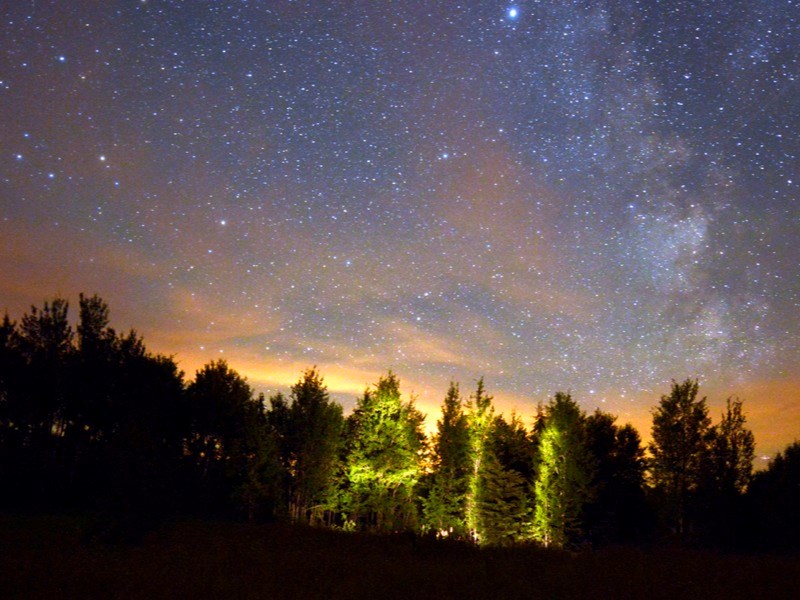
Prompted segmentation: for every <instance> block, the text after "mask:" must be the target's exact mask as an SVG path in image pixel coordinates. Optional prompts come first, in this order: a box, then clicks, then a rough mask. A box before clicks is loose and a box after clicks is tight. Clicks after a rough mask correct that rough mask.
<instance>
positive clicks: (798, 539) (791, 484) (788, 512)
mask: <svg viewBox="0 0 800 600" xmlns="http://www.w3.org/2000/svg"><path fill="white" fill-rule="evenodd" d="M748 499H749V501H750V503H751V511H752V512H751V518H752V519H753V521H754V522H755V527H754V528H753V529H754V532H753V535H754V538H755V543H756V545H757V546H756V547H757V548H759V549H761V550H768V551H776V550H777V551H784V552H798V551H800V511H798V507H799V506H800V442H794V443H792V444H790V445H789V446H787V447H786V449H785V450H784V451H783V452H778V454H776V455H775V458H773V459H772V460H771V461H770V463H769V466H768V467H767V468H766V469H765V470H764V471H760V472H758V473H756V474H755V476H754V477H753V481H752V483H751V484H750V488H749V490H748Z"/></svg>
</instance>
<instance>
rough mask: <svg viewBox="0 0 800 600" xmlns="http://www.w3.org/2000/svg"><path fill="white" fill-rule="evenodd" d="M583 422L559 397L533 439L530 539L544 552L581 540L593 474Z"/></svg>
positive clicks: (567, 400)
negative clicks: (534, 470)
mask: <svg viewBox="0 0 800 600" xmlns="http://www.w3.org/2000/svg"><path fill="white" fill-rule="evenodd" d="M584 419H585V417H584V415H583V413H582V412H581V410H580V408H579V407H578V405H577V403H576V402H575V401H574V400H572V398H571V397H570V395H569V394H563V393H561V392H559V393H557V394H556V395H555V397H554V398H553V399H552V400H551V401H550V404H549V405H548V406H547V410H546V415H545V419H544V427H543V429H542V431H541V433H540V434H539V436H538V440H537V441H538V461H537V463H538V464H537V468H538V472H537V476H536V482H535V484H534V502H535V508H534V515H533V536H534V538H535V539H537V540H538V541H539V542H541V543H542V544H543V545H544V546H546V547H547V546H555V547H563V546H567V545H572V544H575V543H578V542H579V541H580V540H581V537H582V534H583V522H582V519H583V510H584V506H585V505H586V504H587V502H589V501H590V500H591V498H592V490H591V487H590V484H591V481H592V476H593V469H594V465H593V461H592V457H591V455H590V454H589V452H588V450H587V448H586V437H585V425H584Z"/></svg>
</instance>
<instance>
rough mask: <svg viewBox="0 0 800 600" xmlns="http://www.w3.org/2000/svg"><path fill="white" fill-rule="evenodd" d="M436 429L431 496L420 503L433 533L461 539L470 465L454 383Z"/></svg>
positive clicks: (464, 420) (464, 424) (467, 438)
mask: <svg viewBox="0 0 800 600" xmlns="http://www.w3.org/2000/svg"><path fill="white" fill-rule="evenodd" d="M436 425H437V433H436V438H435V439H434V443H433V461H432V462H433V472H432V474H431V477H430V480H431V485H430V492H429V494H428V496H427V498H425V499H424V501H423V513H424V517H425V523H426V524H427V525H428V526H429V527H431V528H432V529H433V530H434V531H438V532H442V531H444V532H447V535H453V536H456V537H463V536H465V535H466V534H467V531H466V520H465V514H466V499H467V491H468V489H469V481H470V473H471V467H472V463H471V461H470V436H469V427H468V424H467V416H466V414H464V409H463V405H462V402H461V398H460V396H459V391H458V384H457V383H454V382H451V383H450V388H449V389H448V390H447V395H446V396H445V399H444V404H443V406H442V418H441V419H440V420H439V421H437V423H436Z"/></svg>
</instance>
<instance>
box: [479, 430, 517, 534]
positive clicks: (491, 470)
mask: <svg viewBox="0 0 800 600" xmlns="http://www.w3.org/2000/svg"><path fill="white" fill-rule="evenodd" d="M529 465H530V445H529V440H528V437H527V435H526V432H525V430H524V427H522V424H521V422H520V421H519V420H518V419H517V417H516V416H513V417H512V420H511V422H510V423H509V422H507V421H506V420H505V419H504V418H503V417H501V416H498V417H495V419H494V420H493V422H492V425H491V427H490V429H489V432H488V436H487V442H486V445H485V447H484V453H483V461H482V466H481V470H480V474H479V477H478V485H477V495H476V513H477V515H476V520H477V523H478V532H479V541H480V543H481V544H482V545H489V546H508V545H511V544H514V543H517V542H520V541H523V540H524V539H525V538H526V537H527V530H528V529H529V523H530V510H529V508H530V506H529V499H528V494H527V490H528V488H529V487H530V481H529V480H528V479H526V477H525V475H524V474H523V473H524V472H526V471H529Z"/></svg>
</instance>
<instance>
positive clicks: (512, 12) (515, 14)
mask: <svg viewBox="0 0 800 600" xmlns="http://www.w3.org/2000/svg"><path fill="white" fill-rule="evenodd" d="M518 16H519V9H517V8H516V7H514V6H512V7H511V8H509V9H508V18H509V19H516V18H517V17H518Z"/></svg>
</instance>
